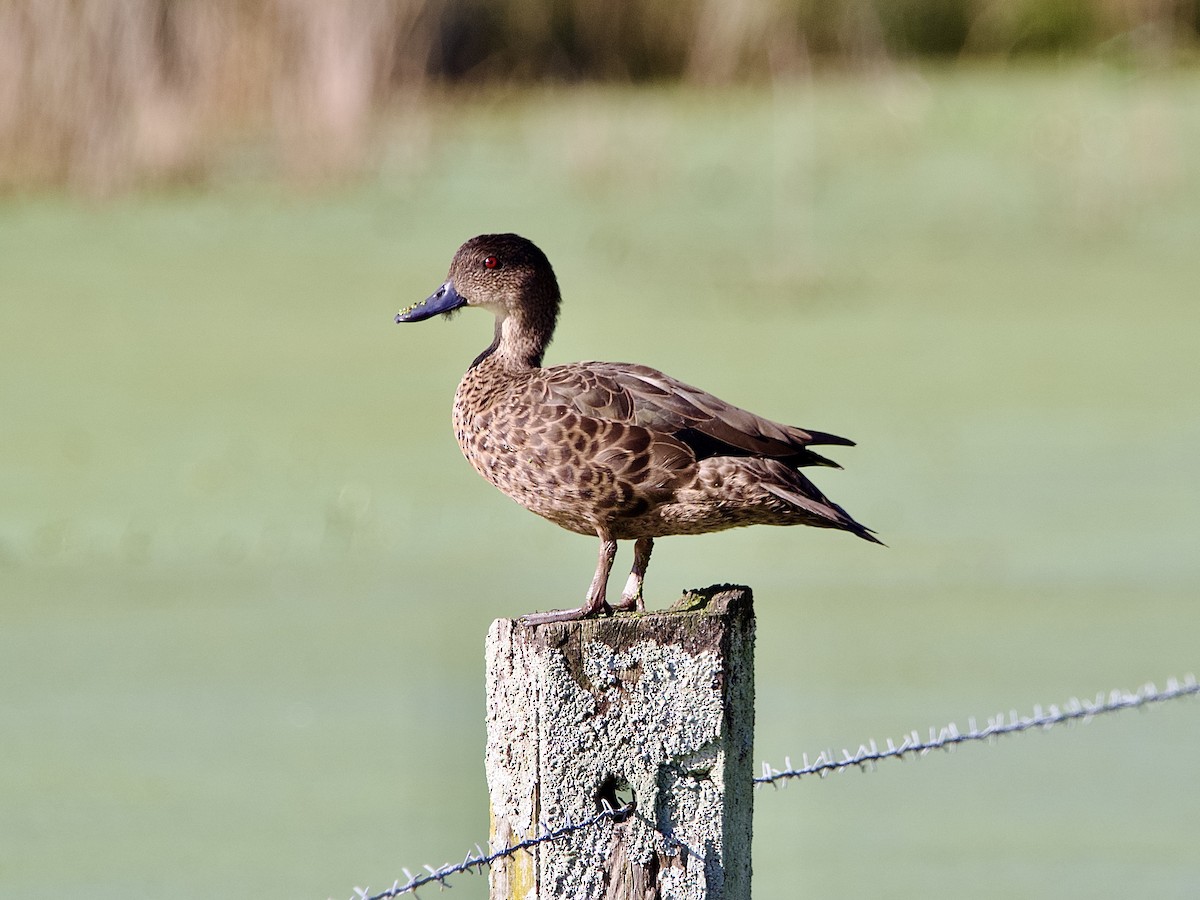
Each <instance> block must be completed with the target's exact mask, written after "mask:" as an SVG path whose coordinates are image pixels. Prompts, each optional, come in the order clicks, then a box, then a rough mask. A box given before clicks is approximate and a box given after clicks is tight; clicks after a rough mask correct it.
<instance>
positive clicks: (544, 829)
mask: <svg viewBox="0 0 1200 900" xmlns="http://www.w3.org/2000/svg"><path fill="white" fill-rule="evenodd" d="M605 806H606V808H605V809H603V810H601V811H600V812H598V813H596V815H594V816H591V817H590V818H587V819H584V820H583V821H582V822H571V821H569V820H568V821H567V822H566V823H565V824H563V825H560V826H559V827H558V828H551V827H550V826H549V824H547V823H546V822H539V823H538V829H537V834H536V835H534V836H533V837H527V838H524V839H522V840H520V841H518V842H517V843H515V844H512V845H511V846H509V847H505V848H504V849H502V850H497V851H496V852H494V853H484V852H483V848H482V847H480V846H479V845H478V844H476V845H475V852H474V855H472V854H471V853H470V852H468V853H467V856H466V858H465V859H464V860H463V861H462V862H460V863H454V864H453V865H452V864H450V863H446V864H444V865H442V866H439V867H438V868H436V869H435V868H433V867H432V866H424V867H423V868H424V869H425V870H426V872H425V874H424V875H414V874H412V872H410V871H408V869H404V868H402V869H401V870H400V871H401V872H403V873H404V877H405V878H407V879H408V881H406V882H404V883H403V884H401V883H400V880H399V879H396V881H395V883H393V884H392V886H391V887H390V888H388V889H387V890H386V891H380V892H379V893H378V894H372V893H370V889H369V888H357V887H356V888H355V889H354V898H353V900H390V898H392V897H399V896H400V895H401V894H412V895H414V896H416V893H417V889H418V888H423V887H425V886H426V885H428V884H431V883H433V882H435V881H436V882H437V883H438V885H439V886H440V887H447V885H446V879H447V878H449V877H450V876H451V875H459V874H461V873H463V872H474V871H476V870H478V869H482V868H484V867H490V866H491V864H492V863H494V862H496V861H497V860H499V859H504V858H505V857H508V856H515V855H516V854H517V853H520V852H521V851H522V850H531V849H533V848H534V847H536V846H538V845H539V844H548V843H550V842H551V841H558V840H562V839H563V838H565V837H567V836H568V835H571V834H575V833H576V832H577V831H586V830H587V829H589V828H595V827H596V826H597V825H599V824H600V823H601V822H603V821H605V820H606V819H612V820H614V821H623V820H624V819H625V818H627V817H628V816H629V814H630V813H632V812H633V811H634V809H636V807H637V804H635V803H632V802H630V803H626V804H625V805H624V806H622V807H619V808H614V807H611V806H608V805H607V803H606V804H605Z"/></svg>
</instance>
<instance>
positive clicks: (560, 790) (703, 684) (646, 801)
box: [487, 585, 754, 900]
mask: <svg viewBox="0 0 1200 900" xmlns="http://www.w3.org/2000/svg"><path fill="white" fill-rule="evenodd" d="M753 741H754V609H753V605H752V600H751V593H750V589H749V588H746V587H736V586H731V585H721V586H716V587H712V588H707V589H706V590H703V591H693V592H689V593H687V594H685V595H684V597H683V599H682V600H680V601H679V603H677V604H676V605H675V606H674V607H673V608H672V609H671V610H668V611H666V612H661V613H640V614H620V615H617V616H613V617H611V618H603V619H589V620H585V621H579V622H562V623H554V624H550V625H539V626H530V625H524V624H522V623H521V622H520V621H519V620H512V619H498V620H497V621H496V622H494V623H493V624H492V627H491V629H490V630H489V632H488V640H487V780H488V790H489V792H490V794H491V809H492V839H491V840H492V849H493V850H499V849H501V848H504V847H509V846H511V845H512V844H514V843H516V842H517V841H519V840H521V838H522V837H529V836H533V835H535V834H536V833H537V832H538V827H539V822H545V823H548V824H549V825H550V826H551V827H555V826H559V825H562V824H563V823H565V822H567V821H571V822H582V821H584V820H586V819H588V818H590V817H592V816H595V815H596V813H597V812H598V811H599V810H601V809H603V808H604V806H603V803H604V802H606V801H607V802H608V803H610V804H612V805H614V806H618V807H619V806H620V805H621V804H622V803H623V802H624V801H626V800H628V799H629V798H630V797H632V799H633V800H634V802H635V803H636V809H635V810H634V811H633V813H632V814H631V815H630V816H629V817H628V818H626V819H625V820H624V821H621V822H610V821H608V820H605V821H603V822H601V823H599V824H597V825H596V826H595V827H592V828H588V829H584V830H580V831H577V832H574V833H572V834H571V835H569V836H567V837H565V838H562V839H560V840H556V841H553V842H547V843H543V844H539V845H538V846H536V847H534V848H532V849H531V850H522V851H520V852H519V853H517V854H516V855H515V856H513V857H510V858H507V859H504V860H500V861H499V862H498V863H497V864H495V865H494V866H493V868H492V870H491V900H549V898H559V897H562V898H571V900H590V898H596V900H618V898H620V900H624V898H630V900H632V898H637V900H657V898H661V900H749V898H750V837H751V817H752V812H753V783H752V782H753V776H754V770H753V766H754V762H753V759H752V753H753Z"/></svg>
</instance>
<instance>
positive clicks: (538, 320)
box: [471, 294, 558, 369]
mask: <svg viewBox="0 0 1200 900" xmlns="http://www.w3.org/2000/svg"><path fill="white" fill-rule="evenodd" d="M557 318H558V296H557V294H556V295H555V296H554V297H553V302H552V303H547V304H545V305H539V306H537V307H535V308H533V309H529V310H520V311H518V312H516V313H512V314H509V315H500V316H497V317H496V336H495V337H494V338H493V339H492V343H491V346H489V347H488V348H487V349H486V350H484V351H483V352H482V353H481V354H479V356H478V357H476V359H475V362H473V363H472V364H471V367H472V368H474V367H475V366H477V365H479V364H480V363H481V362H483V361H484V360H485V359H486V360H489V361H491V362H493V363H496V364H499V365H502V366H505V367H506V368H511V369H536V368H539V367H540V366H541V365H542V357H543V356H544V355H545V353H546V347H548V346H549V344H550V340H551V338H553V337H554V324H555V321H556V320H557Z"/></svg>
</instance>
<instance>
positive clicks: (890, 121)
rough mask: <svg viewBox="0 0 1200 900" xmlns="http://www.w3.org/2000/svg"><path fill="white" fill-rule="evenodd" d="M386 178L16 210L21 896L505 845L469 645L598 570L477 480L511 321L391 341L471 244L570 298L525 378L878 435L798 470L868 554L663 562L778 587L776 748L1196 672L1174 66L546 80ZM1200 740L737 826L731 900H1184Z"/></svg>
mask: <svg viewBox="0 0 1200 900" xmlns="http://www.w3.org/2000/svg"><path fill="white" fill-rule="evenodd" d="M384 147H385V150H384V152H383V154H382V156H381V159H380V162H379V174H378V175H377V176H372V177H370V178H368V179H366V180H364V181H362V182H360V183H356V184H352V185H348V186H344V187H341V188H337V189H330V190H323V191H311V190H310V191H308V192H296V191H290V192H289V191H286V190H284V189H282V188H276V187H265V186H262V185H260V184H256V183H255V182H254V181H253V180H252V179H250V178H249V177H248V176H240V175H239V173H238V171H237V169H236V164H231V172H230V174H229V177H228V180H227V181H226V182H222V183H219V184H217V185H216V186H214V187H213V188H212V189H210V190H206V191H204V192H195V191H188V190H181V191H177V192H160V193H154V194H150V195H141V196H137V197H134V198H127V199H123V200H119V201H115V202H112V203H108V204H103V205H88V204H82V203H75V202H70V201H66V200H59V199H54V198H34V199H19V198H16V199H14V198H10V199H8V200H6V201H3V203H0V716H2V719H0V745H2V751H0V757H2V759H3V762H2V763H0V895H3V896H13V897H16V896H28V895H31V894H33V893H34V892H39V893H44V892H53V893H56V894H61V895H67V894H72V893H81V894H83V893H86V895H87V896H89V897H95V898H108V897H112V898H117V897H120V898H127V897H173V898H192V897H195V898H201V897H205V898H207V897H223V896H246V897H256V898H257V897H262V898H267V897H281V898H282V897H288V898H292V897H326V896H332V897H338V898H340V897H344V896H349V895H350V893H351V888H352V886H354V885H356V884H358V885H366V884H370V885H372V886H374V887H375V888H377V889H378V888H381V887H384V886H387V885H390V884H391V883H392V880H393V879H394V878H396V877H397V876H399V875H400V867H401V866H407V867H409V868H411V869H417V868H419V867H420V866H421V864H423V863H431V864H438V863H441V862H443V861H444V860H446V859H457V858H461V857H462V855H463V854H464V853H465V852H466V851H467V849H468V848H469V847H471V846H472V845H473V844H474V843H475V842H476V841H480V842H482V841H483V840H484V839H485V838H486V834H487V811H486V789H485V785H484V782H483V775H482V753H483V687H482V674H483V659H482V643H483V636H484V633H485V631H486V628H487V625H488V623H489V621H490V620H491V619H492V618H494V617H496V616H502V615H503V616H510V615H516V614H519V613H523V612H528V611H530V610H532V609H535V608H537V609H544V608H553V607H561V606H566V605H575V604H577V603H578V602H579V600H580V598H581V597H582V594H583V591H584V590H585V588H586V586H587V582H588V580H589V579H590V577H591V571H592V567H593V565H594V554H595V550H596V548H595V546H594V545H593V543H594V542H592V541H588V540H585V539H583V538H580V537H578V536H575V535H571V534H568V533H567V532H563V531H559V530H557V529H555V528H554V527H553V526H551V525H549V524H548V523H545V522H543V521H541V520H539V519H537V518H536V517H534V516H531V515H529V514H528V513H526V512H524V511H523V510H521V509H519V508H518V507H516V506H515V505H513V504H512V503H510V502H509V501H507V500H506V499H504V498H503V497H501V496H500V495H499V494H497V493H495V492H494V490H493V489H492V488H490V487H489V486H488V485H487V484H485V483H484V482H483V481H482V479H480V478H478V477H477V476H476V475H475V474H474V473H473V472H472V471H471V470H470V468H469V466H468V465H467V464H466V463H465V462H464V461H463V460H462V459H461V458H460V456H459V454H458V451H457V448H456V447H455V444H454V439H453V436H452V434H451V432H450V427H449V415H450V401H451V397H452V394H453V390H454V386H455V384H456V383H457V379H458V377H459V375H460V374H461V371H462V369H463V368H464V367H465V366H466V364H467V363H468V362H469V361H470V360H471V359H472V358H473V357H474V356H475V354H476V353H477V352H478V351H479V350H480V349H481V348H482V347H483V346H484V345H485V344H486V343H487V342H488V340H489V339H490V334H491V325H490V323H489V322H488V321H486V317H485V316H484V315H483V314H480V313H475V312H467V313H464V314H463V315H462V316H460V317H458V318H456V319H455V320H454V321H453V322H451V323H443V322H440V321H435V322H431V323H427V324H425V325H421V326H416V325H414V326H408V327H405V328H403V329H402V328H397V327H396V326H394V325H393V324H392V323H391V319H392V315H393V314H394V312H395V310H396V309H398V308H399V307H401V306H406V305H408V304H410V303H412V302H414V301H415V300H418V299H421V298H423V297H425V296H426V295H427V294H428V293H429V292H430V291H431V290H432V289H433V288H434V287H436V286H437V284H439V283H440V281H441V280H442V277H443V275H444V272H445V268H446V265H447V263H448V261H449V258H450V255H451V254H452V252H453V251H454V249H455V248H456V247H457V245H458V244H459V243H460V242H461V241H462V240H464V239H465V238H467V237H469V236H471V235H473V234H476V233H478V232H482V231H488V230H501V229H503V230H515V231H518V232H521V233H523V234H526V235H527V236H529V237H531V238H533V239H534V240H535V241H537V242H538V243H539V244H540V245H541V246H542V247H543V248H544V249H545V250H546V251H547V253H548V254H549V256H550V258H551V260H552V261H553V262H554V264H555V267H556V270H557V271H558V274H559V278H560V281H561V283H562V286H563V290H564V294H565V308H564V313H563V318H562V322H561V325H560V330H559V335H558V339H557V341H556V343H555V345H554V346H553V347H552V348H551V351H550V354H549V359H548V362H551V363H554V362H562V361H569V360H576V359H589V358H595V359H613V360H633V361H639V362H644V363H647V364H650V365H654V366H657V367H659V368H661V369H663V370H665V371H667V372H670V373H671V374H673V375H675V376H677V377H679V378H682V379H685V380H687V381H691V382H693V383H697V384H699V385H701V386H703V387H705V388H707V389H709V390H712V391H713V392H715V393H717V394H718V395H719V396H722V397H724V398H726V399H728V400H730V401H733V402H736V403H739V404H742V405H745V406H748V407H750V408H752V409H754V410H755V411H758V412H761V413H763V414H766V415H769V416H772V417H775V418H778V419H781V420H784V421H788V422H794V423H796V424H799V425H802V426H810V427H814V428H819V429H824V430H828V431H833V432H836V433H840V434H846V435H848V436H850V437H853V438H855V439H856V440H858V441H859V444H860V446H859V447H857V448H847V449H844V450H842V449H839V451H838V453H837V454H836V456H837V458H838V459H839V460H840V461H841V462H843V463H844V464H845V466H846V471H845V472H836V471H821V472H818V473H817V475H816V478H817V480H818V481H819V483H820V484H821V486H822V487H823V488H824V489H825V490H826V491H827V492H828V493H829V494H830V495H831V496H832V497H833V498H834V499H836V500H838V501H839V502H841V503H842V504H844V505H845V506H846V507H847V508H848V509H850V510H851V512H853V513H854V514H855V516H856V517H858V518H859V519H861V520H862V521H863V522H865V523H867V524H869V525H871V526H872V527H874V528H876V529H877V530H878V531H879V532H880V535H881V537H882V538H883V539H884V540H885V541H887V542H888V544H889V545H890V546H889V547H888V548H887V549H882V548H879V547H874V546H870V545H868V544H866V543H864V542H860V541H855V540H853V539H851V538H849V537H848V536H846V535H840V534H832V533H826V532H816V531H803V530H800V529H790V530H789V529H757V530H745V531H741V532H730V533H725V534H719V535H710V536H704V537H698V538H676V539H672V540H664V541H662V542H660V545H659V546H658V547H657V549H656V551H655V559H654V565H653V566H652V568H651V570H650V575H649V578H648V581H647V591H648V596H649V600H650V602H651V604H652V605H654V604H666V603H667V602H669V601H670V600H672V599H673V598H674V597H675V596H676V595H677V593H678V591H679V589H680V588H683V587H691V586H699V585H706V584H710V583H714V582H722V581H732V582H742V583H747V584H750V585H752V586H753V587H754V589H755V593H756V597H757V607H758V616H759V640H758V667H757V683H758V721H759V727H758V737H757V747H756V755H757V756H758V757H759V758H760V759H766V760H770V761H771V762H773V763H775V764H777V765H778V764H781V763H782V761H783V757H784V756H785V755H786V754H790V755H791V756H792V758H793V761H798V759H799V756H800V754H801V753H802V752H804V751H808V752H809V753H816V752H818V751H820V750H823V749H825V748H827V747H833V748H835V749H840V748H841V747H843V746H850V747H851V748H854V747H857V745H858V744H859V743H860V742H865V741H867V740H869V739H870V738H877V739H883V738H886V737H889V736H896V737H898V736H900V735H902V734H904V733H906V732H907V731H909V730H911V729H913V728H917V729H920V730H921V731H922V732H924V731H925V730H926V729H927V728H928V726H930V725H941V724H944V723H946V722H949V721H958V722H960V724H964V725H965V722H966V719H967V717H969V716H972V715H974V716H978V717H979V718H980V719H981V720H982V719H983V718H985V717H986V716H988V715H993V714H995V713H998V712H1000V711H1007V710H1008V709H1009V708H1011V707H1013V706H1015V707H1017V708H1018V709H1019V710H1020V711H1022V712H1028V711H1031V710H1032V706H1033V704H1035V703H1054V702H1061V701H1063V700H1065V699H1067V698H1068V697H1070V696H1071V695H1075V694H1084V695H1091V694H1094V693H1095V692H1096V691H1098V690H1102V689H1107V688H1112V687H1127V688H1132V687H1135V686H1137V685H1138V684H1140V683H1141V682H1143V681H1145V680H1147V679H1157V680H1159V681H1160V683H1161V681H1162V680H1163V679H1165V677H1166V676H1168V675H1172V674H1175V675H1182V674H1184V673H1186V672H1188V671H1196V670H1198V669H1200V663H1198V659H1200V650H1198V648H1200V612H1198V611H1197V588H1198V587H1200V555H1198V554H1197V553H1196V550H1195V543H1196V538H1197V535H1200V503H1198V500H1200V491H1198V485H1200V482H1198V480H1197V474H1196V460H1197V455H1196V448H1197V446H1198V445H1200V415H1197V399H1196V398H1197V392H1198V389H1200V366H1198V365H1197V362H1196V358H1197V351H1196V346H1197V340H1198V338H1200V304H1198V303H1197V302H1196V298H1197V296H1200V276H1198V275H1197V272H1198V268H1197V247H1198V246H1200V78H1198V77H1197V76H1196V75H1195V74H1194V73H1184V74H1165V73H1164V74H1158V75H1136V74H1131V73H1121V72H1112V71H1105V70H1101V69H1093V68H1075V69H1069V70H1063V71H1041V72H1007V73H1004V72H974V73H972V72H968V73H950V72H942V73H938V72H934V73H929V74H927V75H925V76H923V77H919V76H915V75H909V74H902V73H898V74H895V75H893V76H889V77H885V78H883V77H881V78H870V79H868V78H832V77H831V78H828V79H824V80H821V81H819V82H818V83H817V84H816V85H815V86H813V87H806V88H800V87H797V88H779V89H776V90H773V91H772V90H766V89H762V90H754V91H740V92H729V93H720V94H702V93H681V92H676V91H671V90H646V91H632V90H619V89H618V90H599V89H590V88H583V89H580V90H578V91H576V92H568V91H565V90H564V91H548V92H543V93H531V94H517V95H506V96H501V97H497V98H494V99H491V100H487V101H483V100H481V101H478V102H475V103H470V104H466V105H462V104H459V105H452V106H448V107H446V108H445V109H443V110H442V111H430V110H426V111H424V112H421V113H419V114H411V115H410V116H409V118H407V119H403V120H400V121H398V122H396V123H395V125H394V127H393V129H392V131H391V132H390V133H389V134H388V135H387V136H386V138H385V144H384ZM627 560H628V548H626V549H625V550H624V551H623V554H622V556H621V557H619V564H621V565H624V564H625V563H626V562H627ZM617 580H618V579H616V578H614V581H615V582H616V581H617ZM1198 738H1200V718H1198V707H1197V706H1196V703H1194V702H1177V703H1174V704H1171V705H1170V706H1168V707H1160V708H1156V709H1154V710H1152V711H1149V712H1147V713H1145V714H1136V713H1125V714H1121V715H1120V716H1114V717H1110V718H1107V719H1103V720H1098V721H1096V722H1094V723H1092V724H1090V725H1088V726H1086V727H1076V728H1072V729H1070V730H1066V729H1062V730H1056V731H1053V732H1051V733H1048V734H1044V735H1042V734H1033V735H1025V736H1023V737H1019V738H1011V739H1006V740H1004V741H1002V742H1000V743H998V744H996V745H994V746H983V745H974V746H971V747H967V748H964V749H962V750H960V751H959V752H958V753H955V754H953V755H949V756H947V755H942V754H938V755H936V756H934V757H931V758H928V759H925V760H922V761H919V762H908V763H890V764H884V765H881V766H880V768H879V770H878V771H877V772H875V773H873V774H869V775H861V774H858V773H856V772H855V773H849V774H845V775H840V776H837V777H833V778H830V779H827V780H825V781H817V780H809V781H804V782H800V783H798V784H794V785H792V786H791V787H790V788H788V789H787V790H786V791H779V792H772V791H769V790H768V791H763V792H760V793H759V794H758V795H757V811H756V821H755V824H756V839H755V884H756V896H759V897H777V896H778V897H787V896H813V897H817V896H820V897H854V896H867V895H870V896H881V897H924V896H928V895H929V894H930V893H933V892H938V893H947V894H965V893H969V894H971V895H973V896H985V897H992V896H994V897H1012V896H1022V897H1088V898H1092V897H1114V898H1116V897H1130V896H1140V897H1180V898H1182V897H1193V896H1195V895H1196V893H1197V891H1200V850H1198V849H1197V844H1196V840H1195V838H1196V813H1195V810H1196V809H1197V808H1198V806H1200V774H1198V772H1200V770H1198V769H1197V766H1196V765H1195V759H1196V750H1195V746H1196V741H1197V739H1198ZM484 885H485V882H484V880H483V879H482V878H480V877H477V876H464V877H462V878H460V879H459V880H458V881H457V882H456V886H457V887H456V890H457V893H456V896H459V897H483V896H485V895H486V888H485V886H484Z"/></svg>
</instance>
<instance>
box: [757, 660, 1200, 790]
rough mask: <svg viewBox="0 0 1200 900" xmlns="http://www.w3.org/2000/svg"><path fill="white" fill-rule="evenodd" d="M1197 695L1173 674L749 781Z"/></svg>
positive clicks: (826, 756) (867, 764) (828, 756)
mask: <svg viewBox="0 0 1200 900" xmlns="http://www.w3.org/2000/svg"><path fill="white" fill-rule="evenodd" d="M1197 693H1200V684H1197V683H1196V678H1195V676H1194V675H1188V676H1187V677H1186V678H1185V679H1184V680H1183V681H1182V682H1180V681H1178V680H1176V679H1174V678H1171V679H1169V680H1168V681H1167V686H1166V688H1165V689H1164V690H1161V691H1160V690H1158V689H1157V688H1156V687H1155V686H1154V684H1153V683H1150V684H1145V685H1143V686H1142V687H1140V688H1139V689H1138V690H1136V691H1133V692H1128V691H1121V690H1114V691H1111V692H1110V693H1109V694H1108V695H1107V696H1106V695H1104V694H1098V695H1097V696H1096V699H1095V700H1080V699H1078V698H1075V697H1072V698H1071V699H1070V700H1068V701H1067V702H1066V703H1064V704H1063V705H1062V706H1061V707H1059V706H1053V705H1052V706H1050V707H1048V708H1047V709H1045V710H1043V709H1042V707H1040V706H1035V707H1034V708H1033V715H1031V716H1020V715H1018V714H1017V711H1016V710H1012V711H1011V712H1009V713H1008V715H1007V717H1006V716H1005V714H1004V713H1000V714H999V715H997V716H993V717H992V718H990V719H988V720H987V725H985V726H984V727H982V728H980V727H979V726H978V725H977V724H976V721H975V719H974V718H972V719H970V720H968V726H967V730H966V731H959V729H958V726H956V725H955V724H954V723H953V722H951V723H950V724H949V725H946V726H945V727H943V728H940V729H938V728H930V729H929V740H922V739H921V737H920V735H919V734H918V733H917V732H916V731H912V732H910V733H908V734H907V735H905V736H904V738H903V740H901V741H900V742H899V743H896V742H895V741H894V740H892V739H891V738H888V740H887V743H886V745H885V746H884V747H883V748H882V749H881V748H880V747H879V745H878V744H877V743H876V742H875V741H871V742H870V743H868V744H861V745H860V746H859V748H858V751H857V752H855V753H851V752H850V751H849V750H848V749H844V750H842V752H841V755H840V756H837V755H835V754H834V753H833V751H832V750H825V751H823V752H822V753H820V754H819V755H818V756H817V758H816V759H814V760H812V761H811V762H810V761H809V758H808V754H807V753H806V754H804V756H803V759H802V763H801V765H800V766H799V767H798V768H793V766H792V763H791V760H790V759H786V758H785V760H784V767H783V768H782V769H774V768H772V767H771V766H770V765H768V764H767V763H763V773H762V775H760V776H759V777H757V778H755V779H754V783H755V784H756V785H757V784H770V785H777V784H779V783H780V782H783V781H787V780H789V779H794V778H802V777H804V776H805V775H817V776H819V777H822V778H823V777H825V776H826V775H829V774H831V773H835V772H843V771H845V770H846V769H849V768H852V767H858V768H861V769H873V768H874V766H875V764H876V763H878V762H879V761H880V760H883V759H902V758H904V757H905V756H908V755H912V754H916V755H919V756H924V755H925V754H927V753H930V752H932V751H934V750H952V749H954V748H955V747H957V746H958V745H959V744H966V743H969V742H971V741H988V740H991V739H993V738H997V737H1001V736H1002V735H1006V734H1018V733H1020V732H1022V731H1028V730H1030V729H1031V728H1040V729H1042V730H1048V729H1050V728H1053V727H1054V726H1055V725H1063V724H1070V723H1072V722H1087V721H1089V720H1091V719H1092V718H1094V717H1095V716H1099V715H1104V714H1105V713H1112V712H1118V711H1120V710H1123V709H1138V708H1139V707H1143V706H1147V705H1149V704H1152V703H1162V702H1164V701H1167V700H1174V699H1176V698H1178V697H1188V696H1192V695H1194V694H1197Z"/></svg>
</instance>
